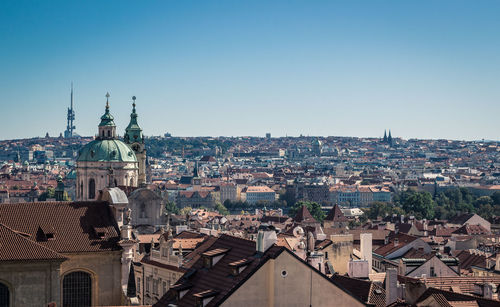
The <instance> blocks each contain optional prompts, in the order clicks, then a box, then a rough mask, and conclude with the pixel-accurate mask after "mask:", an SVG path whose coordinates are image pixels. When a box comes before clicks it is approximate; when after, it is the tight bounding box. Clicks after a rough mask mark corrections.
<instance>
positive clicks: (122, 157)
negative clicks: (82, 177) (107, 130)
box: [76, 139, 137, 162]
mask: <svg viewBox="0 0 500 307" xmlns="http://www.w3.org/2000/svg"><path fill="white" fill-rule="evenodd" d="M76 161H77V162H137V157H136V156H135V153H134V151H133V150H132V149H130V147H128V145H127V144H125V143H123V142H122V141H120V140H118V139H98V140H94V141H92V142H90V143H88V144H87V145H85V146H84V147H83V148H82V149H81V150H80V152H79V153H78V158H77V159H76Z"/></svg>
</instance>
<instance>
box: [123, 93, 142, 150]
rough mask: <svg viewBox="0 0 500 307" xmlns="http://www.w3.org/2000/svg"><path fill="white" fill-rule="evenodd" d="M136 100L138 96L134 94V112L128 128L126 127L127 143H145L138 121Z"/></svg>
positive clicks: (125, 136)
mask: <svg viewBox="0 0 500 307" xmlns="http://www.w3.org/2000/svg"><path fill="white" fill-rule="evenodd" d="M135 100H136V97H135V96H132V101H133V102H132V113H130V123H129V124H128V126H127V128H126V129H125V135H124V139H125V143H127V144H132V143H143V142H144V139H143V136H142V129H141V127H140V126H139V124H138V123H137V113H136V110H135V106H136V104H135Z"/></svg>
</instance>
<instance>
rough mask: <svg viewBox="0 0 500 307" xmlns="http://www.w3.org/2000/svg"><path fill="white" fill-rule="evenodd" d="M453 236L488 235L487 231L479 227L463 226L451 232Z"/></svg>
mask: <svg viewBox="0 0 500 307" xmlns="http://www.w3.org/2000/svg"><path fill="white" fill-rule="evenodd" d="M453 234H464V235H487V234H490V231H488V229H486V228H484V227H483V226H481V225H469V224H465V225H463V226H462V227H460V228H458V229H457V230H455V231H454V232H453Z"/></svg>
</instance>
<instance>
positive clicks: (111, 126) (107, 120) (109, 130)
mask: <svg viewBox="0 0 500 307" xmlns="http://www.w3.org/2000/svg"><path fill="white" fill-rule="evenodd" d="M109 96H110V95H109V93H106V109H105V111H104V114H103V115H102V116H101V123H100V124H99V136H98V138H99V139H115V138H116V125H115V122H114V117H113V115H111V113H109Z"/></svg>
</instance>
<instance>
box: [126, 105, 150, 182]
mask: <svg viewBox="0 0 500 307" xmlns="http://www.w3.org/2000/svg"><path fill="white" fill-rule="evenodd" d="M135 99H136V98H135V96H133V97H132V100H133V103H132V113H131V114H130V123H129V124H128V126H127V128H126V129H125V135H124V137H123V139H124V141H125V143H126V144H127V145H128V146H129V147H130V148H131V149H132V150H133V151H134V153H135V155H136V157H137V161H138V162H139V178H138V183H139V186H140V185H141V184H144V183H146V148H145V147H144V136H143V135H142V129H141V127H139V124H138V123H137V113H136V112H135Z"/></svg>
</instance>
